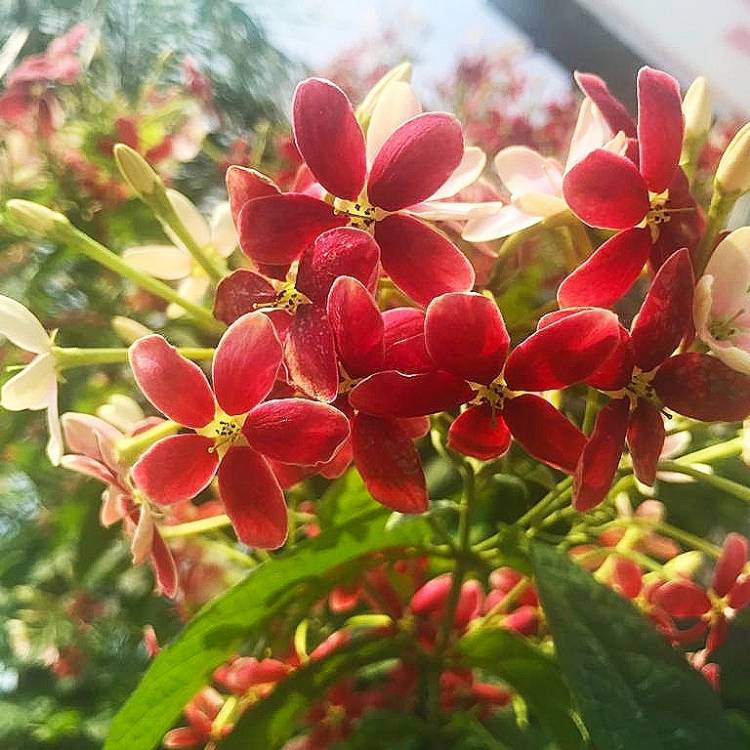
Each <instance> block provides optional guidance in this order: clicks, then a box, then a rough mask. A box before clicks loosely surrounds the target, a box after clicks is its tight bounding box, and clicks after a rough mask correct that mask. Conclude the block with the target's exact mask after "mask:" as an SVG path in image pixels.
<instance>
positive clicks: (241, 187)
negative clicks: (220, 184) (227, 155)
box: [226, 164, 280, 225]
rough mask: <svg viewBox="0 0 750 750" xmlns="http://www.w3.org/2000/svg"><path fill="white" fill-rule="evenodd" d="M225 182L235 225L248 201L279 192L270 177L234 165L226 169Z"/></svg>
mask: <svg viewBox="0 0 750 750" xmlns="http://www.w3.org/2000/svg"><path fill="white" fill-rule="evenodd" d="M226 181H227V192H228V193H229V207H230V209H231V211H232V219H233V221H234V223H235V225H236V224H237V217H238V216H239V213H240V210H241V209H242V207H243V206H244V205H245V204H246V203H247V202H248V201H251V200H253V199H255V198H265V197H266V196H268V195H276V194H277V193H279V192H280V191H279V189H278V187H276V184H275V183H274V181H273V180H272V179H271V178H270V177H266V176H265V175H264V174H261V173H260V172H257V171H256V170H254V169H248V167H240V166H238V165H236V164H233V165H232V166H231V167H229V169H227V174H226Z"/></svg>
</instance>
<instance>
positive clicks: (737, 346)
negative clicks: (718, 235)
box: [693, 227, 750, 374]
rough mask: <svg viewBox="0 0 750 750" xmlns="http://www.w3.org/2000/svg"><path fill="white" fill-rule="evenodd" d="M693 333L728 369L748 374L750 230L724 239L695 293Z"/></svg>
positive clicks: (749, 360)
mask: <svg viewBox="0 0 750 750" xmlns="http://www.w3.org/2000/svg"><path fill="white" fill-rule="evenodd" d="M693 318H694V321H695V330H696V333H697V334H698V337H699V338H700V339H701V341H703V343H704V344H706V346H708V348H709V349H710V350H711V351H712V352H713V353H714V354H715V355H716V356H717V357H718V358H719V359H720V360H721V361H722V362H724V364H725V365H727V366H728V367H731V368H732V369H733V370H737V371H738V372H744V373H747V374H750V227H742V228H740V229H736V230H735V231H734V232H732V233H731V234H729V235H728V236H727V237H725V238H724V239H723V240H722V241H721V242H720V243H719V245H718V246H717V248H716V250H714V253H713V255H712V256H711V260H709V261H708V265H707V266H706V271H705V273H704V275H703V276H702V277H701V278H700V279H699V281H698V285H697V286H696V289H695V303H694V308H693Z"/></svg>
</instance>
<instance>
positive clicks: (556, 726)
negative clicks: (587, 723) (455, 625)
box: [459, 628, 583, 750]
mask: <svg viewBox="0 0 750 750" xmlns="http://www.w3.org/2000/svg"><path fill="white" fill-rule="evenodd" d="M459 649H460V651H461V654H462V655H463V657H464V659H465V661H466V662H467V664H469V665H470V666H472V667H477V668H479V669H483V670H484V671H485V672H488V673H489V674H493V675H495V676H497V677H500V678H501V679H502V680H503V681H504V682H507V683H508V684H509V685H510V686H511V687H513V688H514V689H515V690H516V692H517V693H518V694H519V695H520V696H521V697H522V698H523V699H524V701H526V704H527V705H528V707H529V709H530V710H531V712H532V713H533V714H534V715H535V716H536V717H537V719H538V720H539V722H540V724H542V726H543V727H544V728H545V729H546V730H547V732H548V733H549V735H550V737H551V738H553V739H554V740H555V741H556V742H557V743H558V744H559V746H560V747H561V748H562V749H563V750H577V749H578V748H580V747H581V745H582V742H583V738H582V737H581V733H580V732H579V731H578V727H577V726H576V723H575V722H574V721H573V719H572V717H571V710H572V708H571V704H572V699H571V696H570V692H569V690H568V687H567V685H566V684H565V682H564V680H563V676H562V673H561V672H560V668H559V667H558V665H557V664H556V663H555V661H554V660H553V659H551V658H550V657H549V656H547V655H546V654H544V653H543V652H542V651H540V650H539V649H538V648H536V647H535V646H533V645H532V644H531V643H529V641H527V640H525V639H523V638H521V637H520V636H518V635H516V634H515V633H511V632H510V631H508V630H502V629H499V628H498V629H492V630H489V629H483V630H477V631H475V632H474V633H470V634H469V635H466V636H464V637H463V638H462V639H461V642H460V644H459Z"/></svg>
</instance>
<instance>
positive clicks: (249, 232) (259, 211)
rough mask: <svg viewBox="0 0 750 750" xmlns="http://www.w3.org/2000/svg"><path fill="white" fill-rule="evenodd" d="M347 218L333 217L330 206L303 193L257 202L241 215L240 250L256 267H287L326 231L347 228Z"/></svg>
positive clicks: (270, 196)
mask: <svg viewBox="0 0 750 750" xmlns="http://www.w3.org/2000/svg"><path fill="white" fill-rule="evenodd" d="M346 222H347V218H346V217H345V216H334V213H333V209H332V208H331V206H330V205H329V204H328V203H325V202H324V201H321V200H318V199H317V198H311V197H310V196H309V195H302V194H301V193H286V194H284V195H269V196H267V197H265V198H256V199H255V200H252V201H249V202H248V203H246V204H245V205H244V207H243V208H242V210H241V211H240V214H239V217H238V223H237V231H238V233H239V238H240V248H241V249H242V252H243V253H245V255H247V256H248V257H250V258H252V259H253V260H254V261H256V262H257V263H269V264H271V265H285V264H288V263H292V262H293V261H295V260H297V258H299V256H300V255H301V253H302V251H303V250H304V249H305V248H306V247H307V246H308V245H309V244H310V243H311V242H312V241H313V240H314V239H315V238H316V237H317V236H318V235H319V234H320V233H321V232H325V231H326V230H327V229H333V228H334V227H340V226H344V224H346Z"/></svg>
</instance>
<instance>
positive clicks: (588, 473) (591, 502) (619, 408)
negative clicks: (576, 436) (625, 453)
mask: <svg viewBox="0 0 750 750" xmlns="http://www.w3.org/2000/svg"><path fill="white" fill-rule="evenodd" d="M629 412H630V403H629V401H628V399H626V398H620V399H616V400H614V401H610V402H609V403H608V404H607V405H606V406H605V407H604V408H602V409H601V411H600V412H599V414H597V415H596V422H595V424H594V429H593V431H592V433H591V437H590V438H589V439H588V441H587V442H586V447H585V448H584V449H583V453H582V454H581V459H580V461H579V462H578V467H577V468H576V473H575V481H574V485H573V486H574V489H573V507H574V508H575V509H576V510H578V511H581V512H583V511H587V510H591V508H594V507H595V506H597V505H599V503H600V502H602V500H604V498H605V497H606V496H607V493H608V492H609V490H610V487H611V486H612V480H613V479H614V476H615V472H616V471H617V466H618V464H619V463H620V457H621V456H622V450H623V447H624V446H625V434H626V432H627V429H628V417H629Z"/></svg>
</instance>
